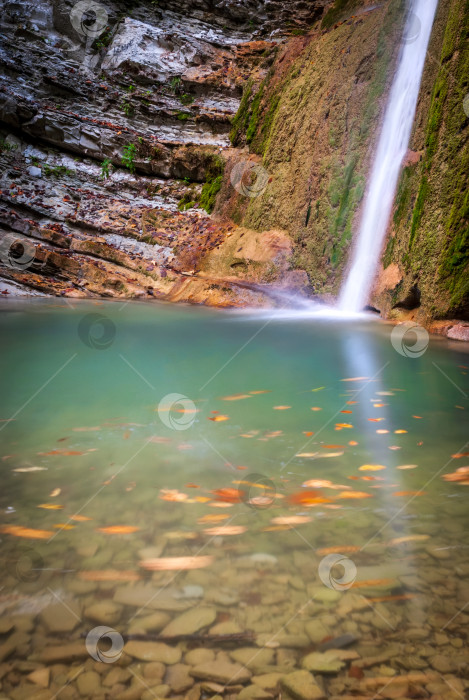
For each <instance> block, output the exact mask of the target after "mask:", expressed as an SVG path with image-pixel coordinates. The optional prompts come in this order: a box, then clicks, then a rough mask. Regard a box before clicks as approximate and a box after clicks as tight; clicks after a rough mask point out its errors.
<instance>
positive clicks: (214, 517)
mask: <svg viewBox="0 0 469 700" xmlns="http://www.w3.org/2000/svg"><path fill="white" fill-rule="evenodd" d="M229 517H230V516H229V515H225V513H209V514H208V515H202V517H200V518H199V519H198V520H197V522H198V523H200V524H201V525H203V524H204V523H219V522H220V521H221V520H226V519H227V518H229Z"/></svg>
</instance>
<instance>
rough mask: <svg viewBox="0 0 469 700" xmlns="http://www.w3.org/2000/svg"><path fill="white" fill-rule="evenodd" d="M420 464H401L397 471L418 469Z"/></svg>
mask: <svg viewBox="0 0 469 700" xmlns="http://www.w3.org/2000/svg"><path fill="white" fill-rule="evenodd" d="M417 467H418V464H401V465H400V466H399V467H397V469H417Z"/></svg>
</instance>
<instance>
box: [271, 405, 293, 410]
mask: <svg viewBox="0 0 469 700" xmlns="http://www.w3.org/2000/svg"><path fill="white" fill-rule="evenodd" d="M289 408H291V406H274V407H273V409H274V411H288V409H289Z"/></svg>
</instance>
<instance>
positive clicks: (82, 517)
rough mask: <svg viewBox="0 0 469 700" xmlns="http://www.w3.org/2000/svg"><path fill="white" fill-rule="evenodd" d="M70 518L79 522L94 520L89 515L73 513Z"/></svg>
mask: <svg viewBox="0 0 469 700" xmlns="http://www.w3.org/2000/svg"><path fill="white" fill-rule="evenodd" d="M70 520H75V521H76V522H77V523H85V522H87V521H88V520H93V518H88V516H87V515H71V516H70Z"/></svg>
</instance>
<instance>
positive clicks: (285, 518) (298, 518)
mask: <svg viewBox="0 0 469 700" xmlns="http://www.w3.org/2000/svg"><path fill="white" fill-rule="evenodd" d="M311 521H312V518H310V517H309V515H279V516H278V517H276V518H272V520H271V521H270V522H271V523H273V524H274V525H304V524H305V523H310V522H311Z"/></svg>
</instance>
